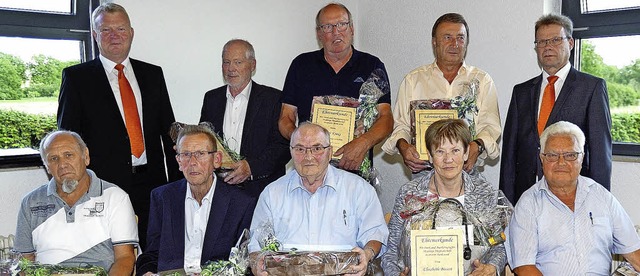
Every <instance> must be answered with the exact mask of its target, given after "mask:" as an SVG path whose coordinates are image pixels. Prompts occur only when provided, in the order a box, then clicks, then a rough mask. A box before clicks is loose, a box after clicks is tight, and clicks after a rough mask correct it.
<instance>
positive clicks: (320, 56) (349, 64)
mask: <svg viewBox="0 0 640 276" xmlns="http://www.w3.org/2000/svg"><path fill="white" fill-rule="evenodd" d="M316 53H317V54H316V58H318V61H320V62H324V63H326V64H329V63H328V62H327V61H326V60H325V59H324V48H322V49H320V50H318V51H317V52H316ZM361 55H362V53H361V52H360V51H358V50H356V48H355V47H353V45H351V57H350V58H349V61H347V63H345V64H344V67H352V66H353V65H354V64H358V59H360V56H361Z"/></svg>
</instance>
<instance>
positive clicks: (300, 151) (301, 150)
mask: <svg viewBox="0 0 640 276" xmlns="http://www.w3.org/2000/svg"><path fill="white" fill-rule="evenodd" d="M328 147H330V146H313V147H303V146H295V147H291V149H292V150H293V153H295V154H297V155H305V154H307V151H310V152H311V154H314V155H315V154H321V153H323V152H324V150H326V149H327V148H328Z"/></svg>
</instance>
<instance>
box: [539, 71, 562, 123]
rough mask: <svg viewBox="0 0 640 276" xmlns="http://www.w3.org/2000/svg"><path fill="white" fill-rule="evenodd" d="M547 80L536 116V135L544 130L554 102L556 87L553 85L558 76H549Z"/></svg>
mask: <svg viewBox="0 0 640 276" xmlns="http://www.w3.org/2000/svg"><path fill="white" fill-rule="evenodd" d="M547 80H548V81H549V83H548V84H547V87H545V88H544V95H542V104H541V105H540V116H539V117H538V135H542V131H544V128H545V126H546V125H547V121H548V120H549V115H551V110H552V109H553V104H554V103H555V102H556V89H555V87H554V86H553V85H554V83H556V81H557V80H558V76H549V77H548V78H547Z"/></svg>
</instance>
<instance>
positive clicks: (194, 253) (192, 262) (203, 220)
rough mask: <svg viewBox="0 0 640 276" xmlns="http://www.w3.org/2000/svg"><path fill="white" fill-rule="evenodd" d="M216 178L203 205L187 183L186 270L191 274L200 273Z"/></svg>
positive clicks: (185, 204) (185, 222)
mask: <svg viewBox="0 0 640 276" xmlns="http://www.w3.org/2000/svg"><path fill="white" fill-rule="evenodd" d="M216 181H217V179H216V176H215V175H214V177H213V184H212V185H211V189H209V192H208V193H207V194H206V195H205V196H204V198H203V199H202V205H200V204H198V201H197V200H196V199H195V198H194V197H193V194H192V193H191V186H190V184H189V183H188V182H187V195H186V198H185V200H184V225H185V232H184V270H185V272H186V273H187V274H189V273H200V271H201V268H200V259H202V246H203V243H204V236H205V233H206V232H207V224H208V222H209V212H210V211H211V201H212V200H213V193H214V192H215V189H216Z"/></svg>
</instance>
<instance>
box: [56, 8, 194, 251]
mask: <svg viewBox="0 0 640 276" xmlns="http://www.w3.org/2000/svg"><path fill="white" fill-rule="evenodd" d="M91 19H92V29H93V30H92V34H93V37H94V38H95V40H96V42H97V43H98V49H99V50H100V56H99V57H98V58H96V59H94V60H92V61H88V62H85V63H82V64H79V65H75V66H72V67H69V68H66V69H64V70H63V71H62V86H61V87H60V98H59V106H58V127H59V128H61V129H67V130H73V131H75V132H77V133H78V134H80V135H81V136H82V137H83V138H84V140H85V142H86V143H87V146H88V147H89V148H91V152H90V157H91V164H90V165H89V168H90V169H92V170H93V171H94V172H95V173H96V174H97V175H98V177H100V178H102V179H104V180H106V181H109V182H111V183H114V184H116V185H118V186H120V187H121V188H122V189H123V190H124V191H126V192H127V193H128V194H129V197H130V198H131V202H132V204H133V208H134V210H135V213H136V215H137V216H138V222H139V226H138V228H139V236H140V245H141V246H143V247H144V246H145V245H146V244H145V241H146V229H147V227H146V226H147V219H148V210H149V196H150V193H151V190H152V189H153V188H155V187H158V186H160V185H162V184H165V183H167V182H168V180H171V181H174V180H177V179H179V178H182V177H181V173H180V172H179V171H178V165H177V163H176V159H175V154H176V153H175V151H174V150H173V142H172V141H171V139H170V137H169V135H168V132H169V127H170V125H171V123H172V122H174V121H175V119H174V116H173V110H172V108H171V102H170V101H169V94H168V92H167V87H166V84H165V81H164V75H163V73H162V68H160V67H158V66H155V65H152V64H149V63H145V62H142V61H139V60H135V59H131V58H129V51H130V49H131V42H132V40H133V34H134V32H133V28H131V22H130V20H129V16H128V14H127V12H126V10H125V9H124V8H123V7H122V6H120V5H118V4H114V3H105V4H102V5H100V6H99V7H98V8H97V9H96V10H95V11H94V12H93V14H92V17H91ZM165 162H166V168H167V170H168V172H167V171H165ZM167 176H168V178H167Z"/></svg>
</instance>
